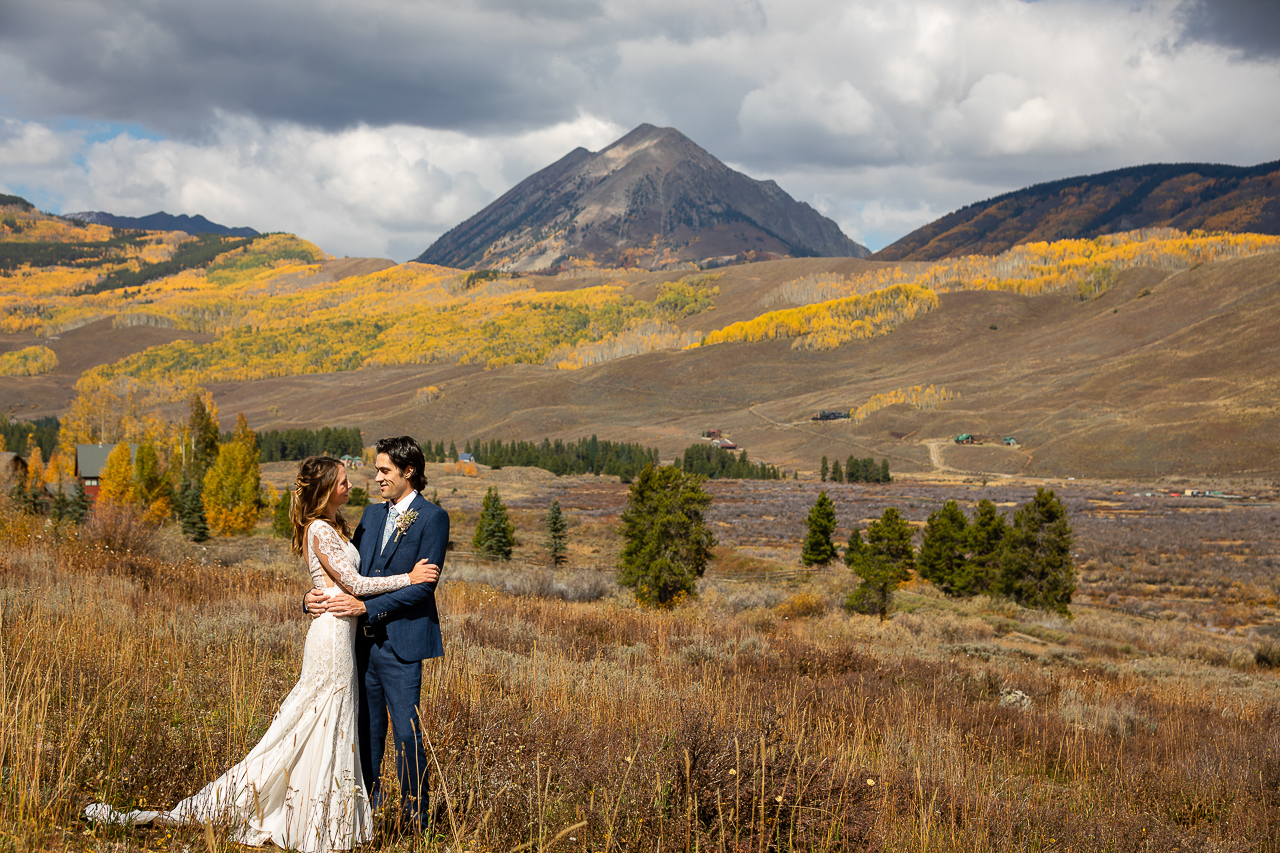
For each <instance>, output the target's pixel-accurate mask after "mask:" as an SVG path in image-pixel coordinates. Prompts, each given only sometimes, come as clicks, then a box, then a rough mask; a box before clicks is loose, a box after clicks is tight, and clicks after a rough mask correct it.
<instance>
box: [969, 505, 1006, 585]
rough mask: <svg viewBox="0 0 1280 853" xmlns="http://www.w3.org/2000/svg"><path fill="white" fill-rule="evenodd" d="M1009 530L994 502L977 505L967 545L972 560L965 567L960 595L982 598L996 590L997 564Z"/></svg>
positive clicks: (1002, 514)
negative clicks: (997, 556)
mask: <svg viewBox="0 0 1280 853" xmlns="http://www.w3.org/2000/svg"><path fill="white" fill-rule="evenodd" d="M1008 530H1009V526H1008V525H1007V524H1006V523H1005V519H1004V513H1002V512H1000V510H999V509H997V508H996V505H995V504H993V503H992V502H991V501H989V500H987V499H986V498H983V499H982V500H980V501H978V511H977V514H975V515H974V518H973V523H972V524H970V525H969V541H968V542H967V543H965V545H966V548H967V550H968V552H969V559H968V561H967V562H966V565H965V570H966V571H965V581H964V586H963V591H962V592H961V593H960V594H961V595H981V594H983V593H987V592H991V591H992V589H993V588H994V586H995V560H996V553H997V552H998V551H999V550H1000V543H1001V542H1003V541H1004V537H1005V533H1007V532H1008Z"/></svg>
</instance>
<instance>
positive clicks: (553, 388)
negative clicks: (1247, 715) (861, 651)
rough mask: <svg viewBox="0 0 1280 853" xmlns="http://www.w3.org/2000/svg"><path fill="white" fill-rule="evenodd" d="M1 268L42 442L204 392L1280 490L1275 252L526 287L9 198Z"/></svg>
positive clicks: (682, 443)
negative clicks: (53, 424) (961, 442)
mask: <svg viewBox="0 0 1280 853" xmlns="http://www.w3.org/2000/svg"><path fill="white" fill-rule="evenodd" d="M0 255H4V256H5V257H8V258H10V260H11V262H12V265H11V266H9V267H6V268H4V269H0V275H3V276H4V280H5V286H4V288H3V290H0V368H3V372H4V373H5V375H3V376H0V399H3V400H4V403H5V413H6V414H12V415H20V416H23V417H28V418H30V417H37V416H40V415H55V414H56V415H60V416H61V417H63V419H64V437H65V436H71V438H69V439H67V440H72V439H74V440H76V441H97V440H99V436H101V435H104V434H106V433H110V435H108V436H107V440H117V438H116V436H117V432H118V431H119V430H124V431H125V432H124V433H122V434H125V435H130V436H134V437H137V436H141V435H143V434H145V435H148V436H153V437H154V438H155V439H156V440H158V441H161V442H163V443H168V442H169V441H170V440H171V439H173V435H170V433H171V432H172V431H173V429H176V427H175V426H174V424H175V423H177V422H178V419H179V418H180V417H181V412H182V409H183V407H184V405H185V400H186V399H187V398H188V396H189V395H190V394H191V393H192V392H193V391H199V390H200V389H202V388H203V389H208V390H210V391H212V393H213V394H214V399H215V400H216V402H217V403H218V406H219V407H220V409H221V410H222V411H223V412H224V413H227V414H228V416H230V413H233V412H244V413H245V414H246V415H247V416H248V417H249V419H250V422H251V424H252V425H253V426H254V427H255V428H258V429H287V428H291V427H318V426H325V425H328V426H359V427H361V428H362V429H364V430H365V433H366V436H367V437H368V436H376V435H378V434H382V433H388V432H396V433H403V432H406V431H407V432H411V433H414V434H417V435H420V436H423V437H424V438H432V439H436V440H438V439H446V440H456V441H457V442H458V446H459V447H461V446H462V444H463V443H464V442H465V441H466V440H468V439H473V438H502V439H506V440H510V439H528V440H540V439H541V438H543V437H551V438H563V439H568V440H576V439H577V438H579V437H581V436H584V435H590V434H592V433H595V434H597V435H599V436H600V437H601V438H608V439H615V440H625V441H641V442H645V443H649V444H652V445H654V446H656V447H658V448H659V450H660V451H661V452H662V453H663V454H664V455H666V456H667V457H668V458H670V457H671V456H674V455H675V454H676V453H679V452H681V451H682V450H683V449H684V448H685V447H687V446H688V445H689V444H691V443H693V442H696V441H698V440H699V438H698V436H699V434H700V433H701V432H702V430H704V429H706V428H708V427H717V428H720V429H724V430H727V431H729V433H730V435H731V437H732V438H734V439H735V440H737V442H738V443H739V444H740V445H742V446H744V447H746V448H747V449H748V450H749V453H750V455H751V457H752V458H753V459H755V460H763V461H767V462H771V463H774V464H776V465H779V466H782V467H785V468H787V469H792V468H799V469H801V470H802V471H813V470H815V469H816V468H817V461H818V460H819V459H820V458H821V456H823V455H826V456H828V457H833V458H837V459H844V458H845V457H846V456H849V455H853V456H857V457H858V458H864V457H866V456H873V457H875V458H877V459H879V458H888V459H890V460H891V464H892V466H893V469H894V470H895V471H898V472H911V471H917V472H931V473H932V474H935V475H937V474H944V475H947V476H972V477H975V478H981V477H982V476H983V475H984V474H985V475H990V476H995V475H1013V474H1021V475H1027V476H1037V477H1040V476H1048V477H1066V476H1100V475H1106V476H1144V477H1147V476H1153V475H1155V474H1161V475H1168V474H1179V475H1188V476H1191V475H1194V476H1229V477H1237V478H1239V477H1245V478H1249V477H1262V478H1269V477H1273V476H1275V475H1276V474H1277V473H1280V459H1277V456H1276V454H1275V453H1274V451H1273V446H1274V435H1275V434H1276V431H1277V429H1278V428H1280V422H1277V420H1278V416H1277V409H1276V404H1275V403H1274V402H1273V401H1274V399H1275V396H1276V395H1275V388H1276V386H1277V385H1280V353H1278V351H1277V345H1276V344H1275V343H1274V341H1273V338H1274V335H1272V334H1271V325H1272V323H1271V319H1270V318H1271V317H1272V316H1274V314H1275V312H1276V310H1277V309H1280V305H1277V304H1276V301H1277V299H1280V296H1278V295H1277V294H1280V287H1277V285H1278V284H1280V238H1276V237H1267V236H1260V235H1196V236H1189V235H1185V234H1181V233H1179V232H1175V231H1171V230H1170V231H1166V232H1161V233H1159V234H1155V233H1149V232H1148V233H1143V234H1138V233H1130V234H1123V235H1110V236H1106V237H1102V238H1098V239H1095V240H1075V241H1071V240H1067V241H1058V242H1055V243H1051V244H1029V245H1026V246H1020V247H1018V248H1016V249H1013V250H1011V251H1009V252H1006V253H1004V254H1002V255H1000V256H997V257H994V258H987V257H982V256H974V257H969V258H963V259H958V260H949V261H943V262H935V263H927V264H926V263H903V264H889V263H884V262H874V261H866V260H860V259H853V258H789V259H779V260H774V261H766V262H759V263H750V264H741V265H735V266H730V267H726V268H724V269H721V270H716V271H713V272H709V273H700V272H695V273H688V272H685V271H678V270H673V271H664V272H644V271H636V270H632V271H620V270H593V269H578V270H574V271H571V272H568V273H564V274H561V275H557V276H545V275H544V276H533V277H527V278H525V277H518V276H497V277H494V276H492V275H487V274H486V275H478V274H475V273H467V272H463V271H460V270H456V269H450V268H445V267H438V266H430V265H424V264H416V263H410V264H402V265H398V266H397V265H393V264H390V262H387V261H379V260H376V259H343V260H329V259H326V258H325V257H324V253H323V252H322V251H321V250H320V249H319V248H318V247H315V246H313V245H311V244H309V243H306V242H305V241H302V240H299V239H298V238H296V237H292V236H290V235H271V236H268V237H260V238H253V239H249V240H247V241H246V240H245V239H243V238H223V237H217V236H206V237H205V238H193V237H190V236H188V235H185V234H175V233H172V232H168V233H155V232H141V233H139V232H128V235H127V239H126V238H125V237H121V236H120V232H114V231H112V230H111V229H108V228H104V227H103V226H98V225H86V224H83V223H80V224H71V223H69V222H67V221H66V220H61V219H58V218H56V217H49V216H47V215H45V214H39V213H38V212H34V211H29V210H24V209H21V208H20V206H9V207H6V209H5V211H4V216H3V218H0ZM37 262H38V263H37ZM175 268H177V269H178V271H177V272H169V271H171V270H173V269H175ZM113 280H114V281H118V282H121V283H122V284H124V285H125V286H121V287H115V288H111V287H107V288H105V289H104V286H105V285H104V283H106V282H110V281H113ZM820 409H831V410H838V411H845V412H849V413H851V414H852V415H853V417H851V418H850V419H848V420H841V421H834V422H821V423H819V422H814V421H812V420H810V418H811V417H812V415H813V414H814V413H815V412H817V411H818V410H820ZM104 430H105V431H106V433H104ZM961 432H969V433H975V434H978V435H979V436H981V437H984V438H986V439H988V441H987V443H985V444H983V445H981V446H975V447H957V446H955V445H954V444H952V443H951V442H950V440H949V439H950V437H952V436H954V435H955V434H957V433H961ZM1004 436H1014V437H1016V439H1017V446H1014V447H1006V446H1004V445H1003V444H1001V443H1000V441H999V440H1000V438H1002V437H1004Z"/></svg>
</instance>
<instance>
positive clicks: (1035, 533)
mask: <svg viewBox="0 0 1280 853" xmlns="http://www.w3.org/2000/svg"><path fill="white" fill-rule="evenodd" d="M1071 539H1072V532H1071V522H1070V520H1068V518H1067V508H1066V507H1065V506H1064V505H1063V503H1062V501H1060V500H1058V498H1057V496H1056V495H1055V494H1054V493H1053V492H1052V491H1051V490H1049V489H1044V488H1040V489H1036V496H1035V497H1034V498H1032V499H1031V500H1030V501H1029V502H1028V503H1025V504H1023V505H1022V506H1020V507H1019V508H1018V511H1017V512H1015V513H1014V514H1013V523H1012V524H1011V525H1009V529H1008V532H1007V533H1006V534H1005V537H1004V539H1003V541H1002V542H1001V543H1000V550H999V551H998V552H997V553H996V557H995V563H996V569H997V572H998V574H997V577H996V590H997V592H999V593H1000V594H1001V595H1006V596H1008V597H1009V598H1012V599H1013V600H1014V601H1016V602H1017V603H1018V604H1021V605H1022V606H1023V607H1034V608H1037V609H1039V610H1054V611H1057V612H1059V613H1062V614H1063V615H1066V616H1070V615H1071V611H1070V610H1069V609H1068V608H1067V605H1069V604H1070V603H1071V596H1072V594H1073V593H1075V591H1076V578H1075V567H1074V566H1073V565H1072V563H1071Z"/></svg>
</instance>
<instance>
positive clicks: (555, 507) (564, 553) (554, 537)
mask: <svg viewBox="0 0 1280 853" xmlns="http://www.w3.org/2000/svg"><path fill="white" fill-rule="evenodd" d="M568 538H569V523H568V522H567V521H565V518H564V513H562V512H561V511H560V501H552V502H551V509H549V510H547V552H548V553H549V554H550V555H551V564H552V565H554V566H556V567H557V568H558V567H560V566H563V565H564V564H565V563H567V562H569V545H568Z"/></svg>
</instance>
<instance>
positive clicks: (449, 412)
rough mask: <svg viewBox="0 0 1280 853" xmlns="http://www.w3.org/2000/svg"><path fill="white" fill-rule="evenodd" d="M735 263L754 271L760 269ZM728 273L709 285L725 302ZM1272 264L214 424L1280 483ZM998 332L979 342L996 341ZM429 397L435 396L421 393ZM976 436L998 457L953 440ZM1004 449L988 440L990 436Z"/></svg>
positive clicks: (251, 399) (224, 399) (221, 393)
mask: <svg viewBox="0 0 1280 853" xmlns="http://www.w3.org/2000/svg"><path fill="white" fill-rule="evenodd" d="M769 266H771V264H756V265H751V266H749V267H745V268H742V269H743V271H744V272H746V273H748V274H751V276H752V278H754V277H757V276H761V275H762V274H768V273H769V272H770V271H768V270H761V269H757V268H760V267H769ZM739 283H740V284H741V285H742V288H743V290H744V291H745V290H749V289H750V288H752V287H753V286H754V284H753V282H752V281H751V280H750V279H748V278H747V277H746V276H744V277H743V278H742V279H734V280H729V279H727V278H726V279H722V280H721V292H722V293H726V292H728V291H729V290H730V288H733V287H736V285H737V284H739ZM1278 311H1280V254H1267V255H1262V256H1257V257H1252V258H1245V259H1240V260H1230V261H1220V262H1211V263H1208V264H1205V265H1203V266H1201V267H1198V268H1196V269H1195V270H1188V271H1184V272H1179V273H1173V274H1169V273H1167V272H1164V271H1159V270H1153V269H1145V268H1135V269H1133V270H1130V271H1128V272H1126V273H1123V274H1122V275H1121V276H1120V277H1119V280H1118V281H1117V282H1116V284H1115V285H1114V286H1113V287H1112V288H1111V290H1109V291H1108V292H1107V293H1106V294H1105V295H1103V296H1101V297H1099V298H1097V299H1096V300H1092V301H1085V302H1082V301H1080V300H1079V299H1077V298H1073V297H1071V296H1067V295H1062V294H1059V295H1048V296H1037V297H1025V296H1019V295H1017V294H1015V293H1010V292H994V291H966V292H955V293H948V294H942V295H941V296H940V298H939V307H938V308H937V309H936V310H935V311H933V312H931V313H928V314H925V315H923V316H921V317H919V318H917V319H915V320H913V321H910V322H908V323H907V324H905V325H903V326H902V327H900V328H899V329H898V330H897V331H895V332H894V333H892V334H889V335H885V336H882V337H879V338H875V339H872V340H867V341H856V342H853V343H849V344H846V345H844V346H841V347H839V348H836V349H831V350H797V349H794V348H792V346H791V342H790V341H786V340H777V341H766V342H760V343H735V344H726V345H723V346H713V347H701V348H698V349H694V350H690V351H686V352H658V353H651V354H647V355H638V356H633V357H631V358H625V359H620V360H616V361H611V362H608V363H606V364H600V365H596V366H592V367H587V368H583V369H581V370H575V371H563V370H554V369H551V368H548V367H539V366H534V365H513V366H511V367H506V368H502V369H499V370H489V371H486V370H483V369H481V368H478V367H475V366H457V365H454V366H439V367H437V366H422V367H417V366H414V367H398V368H381V369H376V370H365V371H358V372H353V373H342V374H328V375H312V376H293V377H281V378H276V379H268V380H264V381H261V382H255V383H247V384H245V383H219V384H215V385H214V386H213V387H214V389H215V392H216V394H217V396H218V399H219V405H221V406H222V407H223V409H224V410H225V411H241V410H243V411H244V412H246V414H248V415H249V418H250V421H251V422H253V423H263V424H264V425H270V426H275V425H277V424H278V423H280V421H279V419H277V418H272V417H270V416H269V415H268V414H267V411H268V409H269V407H270V406H272V405H273V404H274V401H277V400H279V399H288V400H290V401H292V402H291V414H290V417H289V419H288V422H289V423H296V424H312V425H320V424H323V423H343V424H349V423H358V424H360V425H361V426H362V427H363V428H364V429H365V431H366V434H367V435H379V434H383V433H388V432H396V431H405V430H407V431H408V432H410V433H413V434H415V435H421V436H429V437H433V438H445V439H449V438H456V439H457V440H458V443H459V447H461V445H462V441H463V440H465V439H468V438H476V437H485V438H489V437H504V438H517V437H518V438H526V439H535V440H536V439H540V438H542V437H543V436H550V437H552V438H556V437H563V438H570V437H577V436H580V435H588V434H591V433H596V434H598V435H599V436H600V437H601V438H610V439H625V440H629V441H643V442H646V443H650V444H653V445H655V446H657V447H658V448H659V449H660V450H661V451H662V452H663V454H664V455H665V456H667V457H671V456H674V455H675V454H676V453H677V452H679V451H681V450H683V448H684V447H687V446H688V445H690V444H692V443H695V442H697V441H698V440H699V439H698V435H699V433H700V432H701V431H702V430H703V429H706V428H708V427H717V428H721V429H724V430H726V431H727V432H728V434H729V435H731V436H732V437H733V438H734V439H735V440H736V441H737V442H738V443H739V444H740V445H742V446H743V447H745V448H747V450H748V452H749V454H750V456H751V458H753V459H762V460H767V461H769V462H772V463H775V464H779V465H783V466H786V467H787V468H792V467H798V468H800V469H801V470H802V471H808V472H814V471H816V469H817V462H818V459H819V458H820V457H821V456H823V455H827V456H829V457H831V458H837V459H841V460H843V459H844V458H845V457H846V456H847V455H854V456H857V457H858V458H862V457H864V456H874V457H875V458H877V459H879V458H882V457H886V458H889V459H890V462H891V464H892V466H893V468H894V470H896V471H918V472H926V471H933V470H934V466H933V465H932V464H931V462H930V447H929V445H928V444H927V443H924V442H927V441H929V440H931V439H936V440H938V443H937V447H938V450H939V453H940V455H941V458H942V461H943V464H944V465H945V466H947V467H948V468H954V469H955V472H956V473H957V475H963V474H964V472H970V474H972V475H975V476H976V475H978V474H980V472H987V473H990V474H992V475H993V476H994V475H998V474H1001V473H1003V474H1021V475H1027V476H1035V477H1050V478H1066V477H1068V476H1072V477H1138V478H1143V479H1147V480H1150V479H1152V478H1154V477H1157V476H1162V477H1168V476H1170V475H1178V476H1184V477H1218V476H1222V477H1234V478H1248V479H1254V478H1261V479H1268V480H1270V479H1274V478H1276V477H1278V476H1280V454H1277V453H1276V452H1275V436H1276V435H1277V434H1278V433H1280V403H1278V402H1277V395H1276V389H1277V388H1278V387H1280V344H1277V342H1276V341H1275V338H1274V335H1273V334H1272V332H1271V321H1270V320H1269V319H1268V318H1269V317H1273V316H1275V314H1276V312H1278ZM993 326H994V327H995V328H992V327H993ZM930 384H934V385H936V386H941V387H945V388H947V389H949V390H951V391H953V392H956V393H958V394H959V395H960V397H959V398H958V399H953V400H949V401H947V402H944V403H941V404H940V405H938V406H937V407H936V408H934V409H919V408H915V407H914V406H911V405H909V404H898V405H895V406H891V407H888V408H885V409H881V410H879V411H877V412H875V413H873V414H872V415H870V416H869V417H868V418H867V419H866V420H865V421H864V422H862V423H861V424H855V423H853V422H852V421H836V422H830V423H820V422H813V421H811V420H810V418H811V417H812V415H813V414H814V413H815V412H817V411H818V410H819V409H841V408H844V409H849V408H853V407H856V406H858V405H860V404H862V403H863V402H865V401H867V400H868V399H870V398H871V397H872V396H873V395H876V394H883V393H885V392H888V391H892V390H895V389H898V388H910V387H912V386H928V385H930ZM427 385H434V386H437V387H438V389H439V396H438V397H437V398H435V399H432V400H428V399H427V398H426V397H425V396H423V395H422V394H420V393H419V392H420V389H422V388H423V387H425V386H427ZM960 432H971V433H977V434H979V435H982V436H986V437H987V438H988V439H989V440H990V441H992V442H994V443H988V444H986V445H983V446H978V447H959V446H956V445H954V444H953V443H952V442H951V441H950V438H952V437H953V436H955V435H956V434H957V433H960ZM1006 435H1011V436H1014V437H1015V438H1016V439H1017V440H1018V442H1019V446H1018V447H1016V448H1006V447H1003V446H999V445H998V442H999V439H1000V438H1001V437H1003V436H1006Z"/></svg>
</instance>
